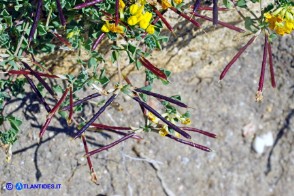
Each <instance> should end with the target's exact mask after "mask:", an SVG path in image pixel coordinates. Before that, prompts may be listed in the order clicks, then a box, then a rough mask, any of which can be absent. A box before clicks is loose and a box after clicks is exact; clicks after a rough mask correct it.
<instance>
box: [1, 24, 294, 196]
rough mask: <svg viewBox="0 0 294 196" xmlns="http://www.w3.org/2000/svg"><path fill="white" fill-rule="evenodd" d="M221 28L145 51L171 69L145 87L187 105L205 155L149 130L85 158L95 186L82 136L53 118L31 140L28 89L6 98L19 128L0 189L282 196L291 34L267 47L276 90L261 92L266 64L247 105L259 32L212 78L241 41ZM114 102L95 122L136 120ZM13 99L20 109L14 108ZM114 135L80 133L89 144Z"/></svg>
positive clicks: (136, 77)
mask: <svg viewBox="0 0 294 196" xmlns="http://www.w3.org/2000/svg"><path fill="white" fill-rule="evenodd" d="M181 28H182V27H181ZM226 32H227V31H225V30H223V29H217V30H213V31H211V32H206V33H204V34H202V35H199V36H201V37H198V36H194V34H195V35H196V34H197V32H194V34H193V36H192V37H185V36H183V38H180V39H182V40H179V42H178V43H180V44H175V45H167V46H166V47H165V49H164V51H163V53H155V54H153V57H152V61H153V62H154V64H156V65H163V66H165V67H167V68H170V69H172V70H173V71H175V72H176V73H175V74H174V75H173V76H172V77H171V84H170V85H169V86H164V85H162V84H160V83H157V85H155V88H154V91H155V92H160V93H161V94H165V95H168V96H171V95H175V94H180V95H181V96H182V99H183V100H184V101H185V102H186V103H187V104H188V105H189V106H191V107H192V108H193V109H189V111H190V113H191V116H192V118H191V119H192V125H193V126H195V127H197V128H200V129H203V130H207V131H211V132H214V133H216V134H217V135H218V137H217V139H210V138H206V137H204V136H201V135H199V134H196V133H195V134H192V135H193V141H195V142H196V143H199V144H203V145H206V146H208V147H211V148H212V149H213V152H210V153H206V152H202V151H200V150H197V149H194V148H192V147H189V146H185V145H182V144H180V143H176V142H174V141H172V140H170V139H168V138H164V137H161V136H159V135H158V134H155V133H142V134H141V136H142V137H144V140H142V141H141V142H137V141H136V140H128V141H127V142H124V143H122V144H120V145H118V146H116V147H114V148H112V149H110V150H109V151H105V152H102V153H100V154H98V155H94V156H93V158H92V161H93V164H94V168H95V170H96V173H97V175H98V178H99V179H98V182H99V185H95V184H94V183H92V182H91V180H90V175H89V169H88V166H87V162H86V159H85V158H83V155H84V149H83V145H82V142H81V140H71V137H72V136H73V132H74V129H73V128H72V127H68V126H67V125H66V122H65V121H64V120H62V119H61V118H56V119H54V120H53V121H52V123H51V125H50V126H49V129H48V131H47V132H46V134H45V136H44V139H43V141H42V142H41V143H40V144H39V145H38V137H37V136H38V132H39V129H40V127H41V125H42V124H43V123H44V115H43V114H44V108H43V107H40V108H39V106H38V102H37V100H36V99H34V97H33V96H32V95H31V94H28V96H27V99H23V100H16V101H15V102H13V103H11V104H10V105H9V107H7V111H6V112H7V113H9V112H11V111H13V110H15V109H17V111H16V113H15V115H17V116H18V117H21V118H22V120H23V121H24V124H23V126H22V130H21V135H20V136H21V137H20V138H19V140H18V142H16V144H15V145H14V146H13V149H12V150H13V157H12V161H11V163H6V162H5V154H4V152H3V151H2V150H1V151H0V157H1V159H0V161H1V162H0V184H1V187H2V189H1V191H0V193H1V195H11V193H13V194H15V195H28V194H29V195H32V194H35V195H44V194H46V195H56V194H58V195H157V196H159V195H191V196H192V195H289V196H290V195H292V194H293V181H294V167H293V164H294V149H293V147H294V145H293V142H294V88H293V87H294V81H293V77H294V67H293V65H294V60H293V53H294V51H293V50H294V49H293V45H294V39H293V37H294V36H293V35H292V36H284V37H282V38H281V39H279V40H277V41H276V42H275V43H274V44H273V53H274V65H275V70H276V80H277V88H276V89H273V88H271V85H270V79H269V71H268V69H267V72H266V77H265V87H264V100H263V102H262V103H256V102H255V92H256V90H257V86H258V80H259V74H260V66H261V61H262V45H263V37H262V36H260V37H259V39H258V40H257V41H256V42H255V43H254V44H253V45H252V46H250V47H249V48H248V50H247V51H246V53H245V54H244V55H242V56H241V57H240V59H239V60H238V61H237V62H236V63H235V64H234V65H233V66H232V68H231V70H230V71H229V73H228V74H227V76H226V77H225V79H224V80H223V81H222V82H219V79H218V78H219V74H220V72H221V70H222V69H223V68H224V66H225V64H226V63H227V62H228V61H229V60H230V59H231V58H232V57H233V55H234V54H235V53H236V52H237V50H238V49H239V48H240V47H241V45H240V43H245V42H246V41H247V40H248V39H249V38H250V37H248V36H245V35H237V34H236V36H237V38H238V39H235V40H232V36H230V35H228V34H226ZM187 36H188V34H187ZM217 36H218V37H217ZM213 38H215V39H217V40H216V41H215V40H213ZM182 41H183V43H182ZM184 41H185V42H184ZM234 41H237V42H234ZM162 56H165V58H162ZM142 76H143V75H142V73H140V72H133V73H132V74H131V75H130V79H131V80H132V82H133V84H134V85H136V86H141V85H142V80H141V78H142ZM81 96H82V95H81ZM83 96H84V95H83ZM97 100H98V99H97ZM99 100H100V99H99ZM118 102H119V103H120V104H121V107H122V108H123V111H118V110H117V109H116V108H115V107H109V108H108V109H107V110H106V111H105V113H104V114H103V115H102V116H101V118H99V120H98V121H99V122H103V123H105V124H110V125H122V126H129V125H132V126H139V123H142V122H143V118H142V115H141V111H140V108H139V107H138V105H137V104H135V103H134V101H132V100H127V99H125V98H122V97H120V98H119V100H118ZM20 105H22V109H18V106H20ZM97 109H98V108H94V109H93V108H92V107H90V105H89V106H87V107H86V111H85V112H84V113H83V115H84V116H85V117H86V118H89V117H90V115H91V114H92V112H93V111H97ZM268 132H271V133H272V134H273V136H274V145H273V146H272V147H266V148H265V150H264V152H263V153H262V154H257V153H255V152H254V151H253V150H252V142H253V138H254V136H255V135H262V134H265V133H268ZM118 138H119V137H118V136H116V135H111V137H109V136H108V135H105V134H100V133H94V132H87V140H88V142H89V144H90V148H91V149H96V148H98V147H99V146H100V145H106V144H109V143H110V142H112V141H113V140H114V139H118ZM7 182H12V183H16V182H22V183H28V184H32V183H56V184H61V189H60V190H22V191H18V192H17V191H16V190H13V191H12V192H11V191H8V190H6V189H5V185H6V183H7Z"/></svg>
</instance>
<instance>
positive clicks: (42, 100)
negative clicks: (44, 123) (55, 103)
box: [24, 74, 51, 113]
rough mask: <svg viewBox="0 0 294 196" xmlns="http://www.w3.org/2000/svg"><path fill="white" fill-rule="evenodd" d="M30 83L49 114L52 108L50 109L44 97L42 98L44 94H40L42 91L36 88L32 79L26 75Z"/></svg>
mask: <svg viewBox="0 0 294 196" xmlns="http://www.w3.org/2000/svg"><path fill="white" fill-rule="evenodd" d="M24 76H25V77H26V79H27V81H28V83H29V84H30V85H31V87H32V89H33V91H34V92H35V93H36V94H37V97H38V98H39V100H40V102H41V103H42V104H43V105H44V107H45V109H46V111H47V112H48V113H49V112H50V111H51V108H50V107H49V105H48V104H47V103H46V101H45V99H44V97H43V96H42V94H41V93H40V91H39V90H38V89H37V87H36V86H35V84H34V82H33V81H32V79H31V78H29V76H27V75H25V74H24Z"/></svg>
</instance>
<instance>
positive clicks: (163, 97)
mask: <svg viewBox="0 0 294 196" xmlns="http://www.w3.org/2000/svg"><path fill="white" fill-rule="evenodd" d="M135 91H136V92H139V93H144V94H146V95H150V96H153V97H156V98H159V99H163V100H166V101H168V102H170V103H173V104H176V105H178V106H180V107H184V108H187V107H188V106H187V105H186V104H184V103H183V102H181V101H179V100H176V99H173V98H170V97H166V96H164V95H160V94H157V93H153V92H150V91H145V90H143V89H139V88H136V89H135Z"/></svg>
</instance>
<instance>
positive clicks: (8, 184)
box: [6, 182, 13, 191]
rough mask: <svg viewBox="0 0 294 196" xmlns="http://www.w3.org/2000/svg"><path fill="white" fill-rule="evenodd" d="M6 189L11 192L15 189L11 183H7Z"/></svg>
mask: <svg viewBox="0 0 294 196" xmlns="http://www.w3.org/2000/svg"><path fill="white" fill-rule="evenodd" d="M6 189H7V190H9V191H11V190H12V189H13V184H12V183H10V182H7V183H6Z"/></svg>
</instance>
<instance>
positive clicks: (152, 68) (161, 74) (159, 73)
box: [139, 57, 167, 80]
mask: <svg viewBox="0 0 294 196" xmlns="http://www.w3.org/2000/svg"><path fill="white" fill-rule="evenodd" d="M139 61H140V62H141V63H142V64H143V65H144V67H146V68H147V69H148V70H149V71H151V72H152V73H154V74H155V75H156V76H158V77H160V78H162V79H165V80H167V77H166V75H165V74H164V72H163V71H161V70H160V69H158V68H157V67H155V66H154V65H152V64H151V63H150V62H149V61H148V60H147V59H145V58H144V57H141V58H139Z"/></svg>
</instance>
